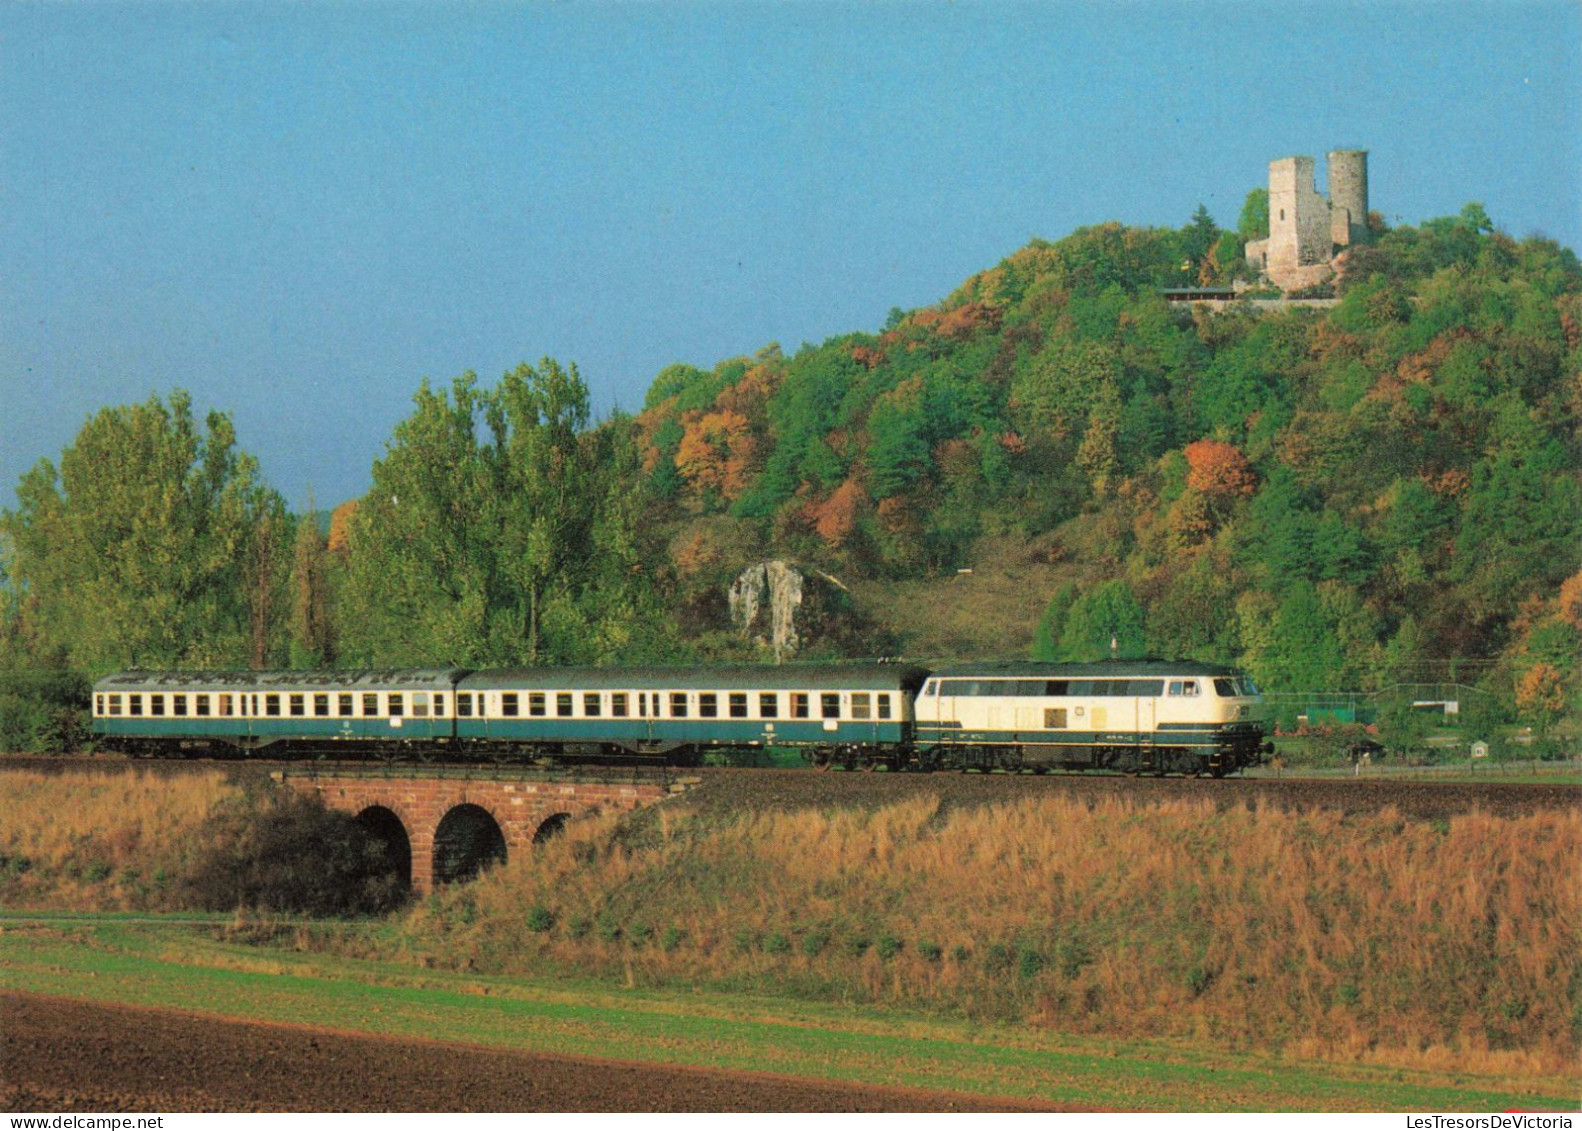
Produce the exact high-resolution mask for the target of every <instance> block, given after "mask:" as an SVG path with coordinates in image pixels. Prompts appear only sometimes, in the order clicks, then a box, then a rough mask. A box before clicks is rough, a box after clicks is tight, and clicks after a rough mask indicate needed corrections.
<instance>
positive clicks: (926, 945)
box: [917, 939, 945, 962]
mask: <svg viewBox="0 0 1582 1131" xmlns="http://www.w3.org/2000/svg"><path fill="white" fill-rule="evenodd" d="M917 953H918V954H919V955H921V956H922V958H923V960H924V961H925V962H938V961H939V960H940V959H942V958H944V957H945V948H944V947H942V946H940V945H939V944H938V943H937V942H931V941H929V940H927V939H919V940H918V943H917Z"/></svg>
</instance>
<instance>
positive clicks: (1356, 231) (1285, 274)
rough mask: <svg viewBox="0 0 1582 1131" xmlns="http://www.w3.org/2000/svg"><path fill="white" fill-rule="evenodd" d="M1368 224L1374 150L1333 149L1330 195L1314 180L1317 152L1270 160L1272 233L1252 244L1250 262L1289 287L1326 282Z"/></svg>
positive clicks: (1249, 252)
mask: <svg viewBox="0 0 1582 1131" xmlns="http://www.w3.org/2000/svg"><path fill="white" fill-rule="evenodd" d="M1367 223H1368V151H1367V150H1365V149H1337V150H1334V151H1333V152H1331V153H1330V154H1329V199H1327V200H1326V199H1325V198H1324V197H1323V196H1322V195H1321V194H1320V193H1319V192H1318V190H1317V188H1316V187H1315V185H1314V181H1313V159H1312V158H1311V157H1282V158H1280V159H1279V160H1277V161H1271V162H1269V238H1268V239H1266V240H1254V241H1252V242H1251V243H1249V244H1248V245H1247V250H1246V255H1247V262H1248V263H1250V264H1252V265H1253V266H1255V267H1261V268H1262V269H1263V271H1264V273H1265V274H1266V275H1268V276H1269V279H1270V281H1271V282H1273V283H1274V284H1275V285H1277V286H1279V287H1280V288H1282V289H1283V290H1287V291H1292V290H1300V289H1301V288H1303V287H1311V286H1316V285H1317V284H1320V283H1326V282H1328V281H1329V280H1330V279H1331V278H1333V277H1334V274H1335V265H1334V261H1335V256H1336V254H1337V251H1338V249H1342V248H1346V247H1350V246H1351V245H1352V244H1353V243H1355V242H1357V241H1358V240H1360V239H1362V237H1363V234H1364V232H1365V231H1366V229H1367Z"/></svg>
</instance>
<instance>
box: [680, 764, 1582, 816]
mask: <svg viewBox="0 0 1582 1131" xmlns="http://www.w3.org/2000/svg"><path fill="white" fill-rule="evenodd" d="M695 777H696V778H697V779H698V781H697V784H696V785H694V786H693V787H692V788H691V789H690V790H688V792H687V794H686V796H685V801H684V804H686V805H690V806H693V807H696V808H698V809H701V810H706V811H711V812H718V811H729V810H733V809H743V808H746V809H766V808H768V809H825V808H829V809H842V808H852V807H870V806H879V805H887V804H893V803H895V802H898V801H906V800H910V799H913V798H918V797H938V798H939V799H940V803H941V804H942V805H944V806H947V807H952V808H970V807H972V806H978V805H1003V804H1005V803H1007V802H1010V801H1015V800H1017V799H1019V798H1024V797H1052V796H1064V797H1076V798H1082V799H1084V800H1085V801H1087V802H1088V803H1089V804H1094V803H1096V802H1098V801H1100V800H1102V799H1107V798H1111V799H1118V800H1129V801H1136V802H1139V803H1142V804H1153V803H1159V802H1165V801H1206V802H1212V803H1214V804H1216V805H1219V806H1221V807H1225V806H1235V805H1246V806H1247V807H1249V808H1254V809H1256V808H1259V807H1263V806H1270V807H1273V808H1278V809H1285V810H1295V811H1300V810H1309V809H1335V810H1340V811H1341V812H1345V813H1372V812H1377V811H1378V810H1380V809H1384V808H1388V807H1391V806H1393V807H1394V808H1395V809H1396V810H1397V811H1398V812H1399V813H1400V814H1401V816H1403V817H1405V818H1408V819H1412V820H1434V819H1438V818H1444V817H1451V816H1455V815H1456V814H1460V813H1471V812H1476V811H1481V812H1484V813H1489V814H1492V815H1494V816H1501V817H1514V816H1521V815H1525V814H1529V813H1536V812H1541V811H1544V810H1551V809H1575V808H1577V807H1578V806H1582V788H1579V787H1577V786H1572V785H1535V784H1527V783H1521V784H1514V783H1512V784H1502V783H1489V784H1482V783H1458V782H1419V781H1401V780H1396V779H1391V780H1379V779H1373V780H1369V779H1362V780H1339V781H1334V780H1329V781H1319V780H1313V779H1299V778H1226V779H1223V780H1220V781H1214V780H1212V779H1208V778H1128V777H1118V776H1117V777H1101V776H1097V775H1087V776H1080V775H1075V774H1070V775H1063V774H1050V775H1047V776H1036V775H1031V774H1017V775H1011V774H961V773H939V774H888V773H871V774H868V773H861V772H858V773H845V772H841V771H832V772H828V773H817V772H797V771H787V770H725V769H708V770H699V771H696V772H695Z"/></svg>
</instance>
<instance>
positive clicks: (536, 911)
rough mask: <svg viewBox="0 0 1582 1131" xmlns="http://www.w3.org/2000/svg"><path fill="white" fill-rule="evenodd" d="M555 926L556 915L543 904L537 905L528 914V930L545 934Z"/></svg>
mask: <svg viewBox="0 0 1582 1131" xmlns="http://www.w3.org/2000/svg"><path fill="white" fill-rule="evenodd" d="M554 926H555V913H554V912H553V911H551V910H550V909H549V908H547V907H545V906H543V905H542V904H538V903H535V904H534V905H533V906H532V907H531V908H529V909H528V912H527V929H528V930H530V931H534V932H537V933H538V934H543V933H544V932H545V931H548V930H550V929H552V928H553V927H554Z"/></svg>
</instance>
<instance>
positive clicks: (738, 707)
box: [731, 691, 747, 719]
mask: <svg viewBox="0 0 1582 1131" xmlns="http://www.w3.org/2000/svg"><path fill="white" fill-rule="evenodd" d="M746 717H747V692H745V691H733V692H731V718H733V719H745V718H746Z"/></svg>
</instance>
